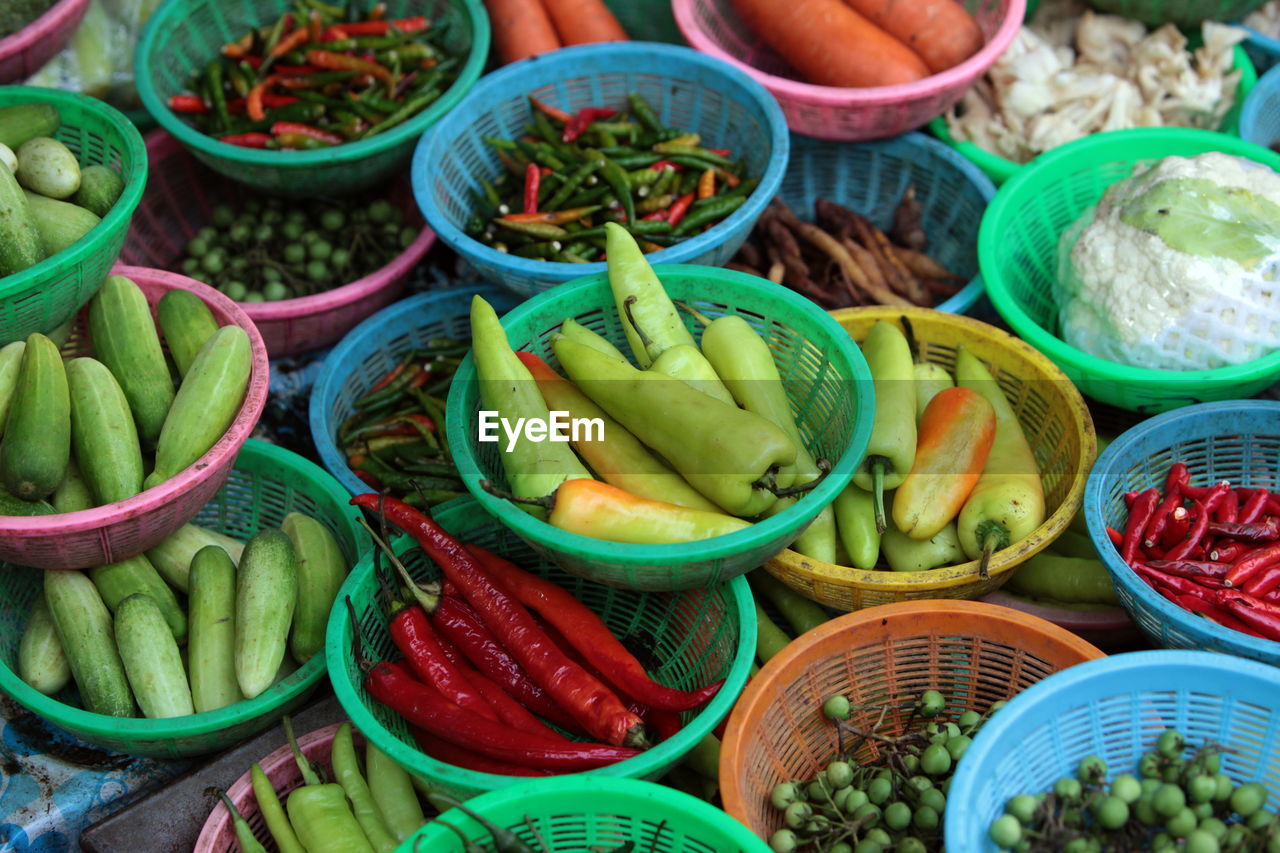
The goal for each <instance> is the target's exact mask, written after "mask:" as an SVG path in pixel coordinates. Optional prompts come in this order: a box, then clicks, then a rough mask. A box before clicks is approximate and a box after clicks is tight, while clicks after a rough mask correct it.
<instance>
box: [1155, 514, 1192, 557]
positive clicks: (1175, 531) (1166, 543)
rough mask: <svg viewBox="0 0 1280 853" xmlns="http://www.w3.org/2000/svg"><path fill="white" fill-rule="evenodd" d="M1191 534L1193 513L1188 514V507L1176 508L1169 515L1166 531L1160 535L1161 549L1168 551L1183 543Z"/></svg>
mask: <svg viewBox="0 0 1280 853" xmlns="http://www.w3.org/2000/svg"><path fill="white" fill-rule="evenodd" d="M1189 532H1191V513H1189V512H1187V508H1186V507H1182V506H1179V507H1174V510H1173V512H1171V513H1169V523H1168V524H1166V525H1165V526H1164V531H1163V532H1161V534H1160V547H1161V549H1163V550H1165V551H1168V550H1169V549H1170V548H1172V547H1173V546H1174V545H1177V544H1178V543H1179V542H1181V541H1182V539H1183V537H1185V536H1186V535H1187V534H1188V533H1189Z"/></svg>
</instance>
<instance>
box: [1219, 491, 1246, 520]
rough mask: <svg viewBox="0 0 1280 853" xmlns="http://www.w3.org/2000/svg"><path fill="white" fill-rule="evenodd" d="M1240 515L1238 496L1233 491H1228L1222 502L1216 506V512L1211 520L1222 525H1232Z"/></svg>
mask: <svg viewBox="0 0 1280 853" xmlns="http://www.w3.org/2000/svg"><path fill="white" fill-rule="evenodd" d="M1239 515H1240V496H1239V495H1237V494H1236V493H1235V491H1234V490H1233V489H1228V490H1227V492H1226V494H1224V495H1223V496H1222V502H1221V503H1220V504H1218V509H1217V511H1215V512H1214V514H1213V520H1214V521H1217V522H1221V523H1224V524H1232V523H1234V522H1235V521H1236V519H1237V517H1238V516H1239Z"/></svg>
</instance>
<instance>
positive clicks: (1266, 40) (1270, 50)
mask: <svg viewBox="0 0 1280 853" xmlns="http://www.w3.org/2000/svg"><path fill="white" fill-rule="evenodd" d="M1237 26H1241V27H1243V28H1244V29H1245V30H1246V31H1248V33H1249V37H1248V38H1247V39H1245V40H1244V51H1245V53H1247V54H1249V60H1250V61H1251V62H1252V63H1253V69H1254V71H1256V72H1257V73H1258V75H1259V82H1261V75H1263V74H1266V73H1267V72H1268V71H1270V70H1271V69H1272V68H1273V67H1274V66H1275V65H1276V63H1280V39H1278V38H1275V37H1274V36H1269V35H1267V34H1266V33H1263V32H1261V31H1260V30H1257V29H1254V28H1253V27H1245V26H1244V25H1243V24H1237Z"/></svg>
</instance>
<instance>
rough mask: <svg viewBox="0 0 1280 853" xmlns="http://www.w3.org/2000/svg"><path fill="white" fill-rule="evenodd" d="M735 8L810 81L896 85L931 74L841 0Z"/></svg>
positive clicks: (772, 1) (740, 0)
mask: <svg viewBox="0 0 1280 853" xmlns="http://www.w3.org/2000/svg"><path fill="white" fill-rule="evenodd" d="M904 2H912V0H904ZM733 8H734V9H736V10H737V12H738V14H739V15H741V16H742V20H743V22H744V23H745V24H746V25H747V26H748V27H750V28H751V29H752V30H753V31H754V32H755V33H756V35H758V36H760V38H762V39H763V40H764V41H765V42H766V43H767V44H768V45H769V46H770V47H772V48H773V49H774V50H776V51H777V52H778V53H779V54H781V55H782V58H783V59H785V60H787V61H788V62H790V63H791V65H792V66H794V67H795V69H796V70H797V71H799V72H800V74H801V75H802V76H803V78H804V79H806V80H808V81H809V82H810V83H816V84H818V85H820V86H841V87H866V86H893V85H897V84H900V83H912V82H914V81H916V80H923V79H924V78H925V77H928V76H929V67H928V66H927V65H925V64H924V60H922V59H921V58H920V57H919V56H917V55H916V54H915V53H913V52H912V51H911V48H909V47H907V46H906V45H905V44H903V43H902V42H900V41H898V40H897V39H896V38H894V37H893V36H891V35H889V34H888V33H887V32H885V31H884V30H882V29H880V28H879V27H877V26H876V25H875V24H873V23H871V22H870V21H868V20H867V19H866V18H864V17H863V16H862V15H859V14H858V13H857V12H855V11H853V10H852V9H850V8H849V7H848V6H846V5H845V4H844V3H843V2H841V0H733Z"/></svg>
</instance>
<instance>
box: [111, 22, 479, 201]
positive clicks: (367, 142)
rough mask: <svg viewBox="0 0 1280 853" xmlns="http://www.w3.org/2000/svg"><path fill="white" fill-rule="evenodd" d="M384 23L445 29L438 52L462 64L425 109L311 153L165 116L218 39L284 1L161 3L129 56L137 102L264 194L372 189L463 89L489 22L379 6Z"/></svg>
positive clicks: (236, 33) (219, 168)
mask: <svg viewBox="0 0 1280 853" xmlns="http://www.w3.org/2000/svg"><path fill="white" fill-rule="evenodd" d="M386 6H387V16H388V17H391V18H397V17H407V16H409V15H426V16H427V17H428V18H430V19H431V20H432V21H433V22H435V25H436V26H440V27H448V33H447V35H446V36H445V39H444V46H445V49H446V50H447V51H449V53H451V54H452V55H456V56H459V57H460V58H462V59H463V60H464V61H463V62H462V64H461V67H460V68H459V70H458V78H457V79H456V80H455V81H454V83H453V85H452V86H450V87H449V88H448V89H447V90H446V91H445V92H444V94H443V95H441V96H440V97H439V98H438V99H437V100H436V101H435V102H434V103H433V104H431V106H429V107H427V108H426V109H425V110H423V111H422V112H420V113H418V114H417V115H415V116H412V117H411V118H409V119H408V120H406V121H405V122H404V123H402V124H400V125H399V126H397V127H393V128H391V129H390V130H388V131H386V132H385V133H380V134H378V135H377V136H375V137H373V138H371V139H364V140H361V141H359V142H350V143H347V144H344V145H339V146H336V147H333V148H324V149H318V150H315V151H268V150H260V149H255V148H244V147H240V146H236V145H228V144H227V143H225V142H219V141H218V140H217V139H215V138H214V137H212V136H208V135H206V134H204V133H201V132H200V131H198V130H196V129H195V128H194V127H192V126H191V125H189V124H187V123H186V122H185V121H183V120H182V118H181V117H179V116H178V115H177V114H176V113H174V112H173V111H172V110H170V109H169V106H168V104H169V98H170V97H171V96H173V95H177V94H181V93H184V92H186V91H188V90H187V83H188V80H189V79H190V77H191V75H192V74H193V73H196V72H197V71H198V70H199V69H201V68H203V67H204V65H205V63H207V62H209V61H210V60H211V59H213V57H215V56H216V55H217V53H218V49H219V48H220V47H221V46H222V45H223V44H225V43H226V42H229V41H232V40H234V39H236V38H239V37H240V36H241V35H242V34H244V33H245V32H247V31H248V30H249V29H251V28H254V27H260V26H263V25H264V24H269V23H271V22H272V21H275V20H276V19H277V18H279V17H280V16H281V15H283V14H284V13H285V12H288V11H289V10H290V9H292V8H293V4H292V3H290V2H289V0H255V2H252V3H249V2H243V3H231V2H226V0H165V2H164V3H163V4H162V5H161V6H160V7H159V8H158V9H156V11H155V12H154V13H153V14H152V15H151V17H150V19H149V20H148V21H147V26H146V27H145V29H143V31H142V37H141V38H140V39H139V41H138V47H137V51H136V53H135V54H134V75H135V77H136V82H137V86H138V96H139V97H140V98H141V100H142V104H143V106H144V107H146V109H147V112H149V113H151V115H152V116H153V117H154V118H155V120H156V121H157V122H158V123H159V124H160V126H161V127H163V128H164V129H165V130H167V131H169V133H171V134H173V135H174V136H176V137H177V138H178V140H179V141H180V142H182V144H183V145H185V146H187V147H188V148H190V149H191V153H192V154H194V155H195V156H196V157H197V158H199V159H200V160H201V162H203V163H205V165H207V166H209V168H211V169H213V170H214V171H215V172H218V173H220V174H222V175H226V176H227V177H229V178H231V179H232V180H235V181H239V182H240V183H242V184H248V185H249V186H251V187H254V188H256V189H259V190H262V191H264V192H267V193H271V194H274V195H282V196H295V197H314V196H331V195H339V194H342V193H349V192H355V191H356V190H361V189H365V188H367V187H370V186H373V185H374V184H377V183H379V182H381V181H383V180H385V179H387V178H389V177H391V175H392V174H394V173H395V172H397V171H398V170H400V169H402V168H403V167H404V166H406V165H407V164H408V162H409V158H410V157H411V156H412V154H413V146H414V145H415V144H416V143H417V141H418V137H419V136H421V135H422V132H423V131H424V130H426V129H427V128H429V127H431V125H433V124H435V122H437V121H438V120H439V119H440V117H441V116H443V115H445V114H446V113H447V112H448V111H449V110H451V109H452V108H453V107H454V106H455V105H456V104H457V103H458V102H459V101H460V100H462V97H463V96H464V95H465V94H466V93H467V92H468V91H470V89H471V87H472V86H473V85H474V84H475V82H476V80H478V79H479V77H480V74H481V72H482V71H483V69H484V63H485V60H486V58H487V57H488V55H489V17H488V15H487V14H486V13H485V10H484V6H483V4H482V3H481V0H426V2H422V0H387V2H386Z"/></svg>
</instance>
